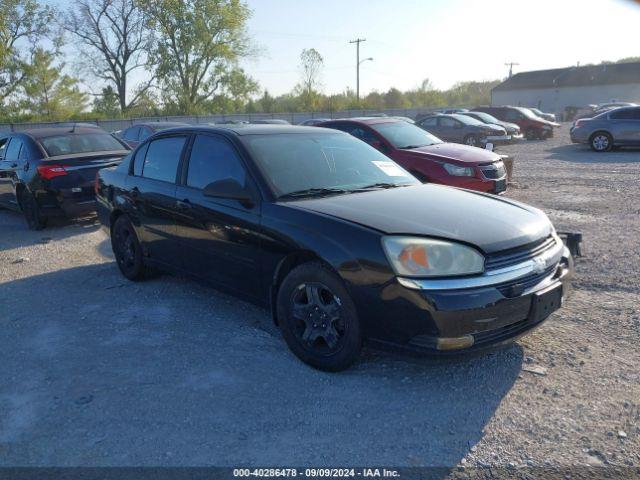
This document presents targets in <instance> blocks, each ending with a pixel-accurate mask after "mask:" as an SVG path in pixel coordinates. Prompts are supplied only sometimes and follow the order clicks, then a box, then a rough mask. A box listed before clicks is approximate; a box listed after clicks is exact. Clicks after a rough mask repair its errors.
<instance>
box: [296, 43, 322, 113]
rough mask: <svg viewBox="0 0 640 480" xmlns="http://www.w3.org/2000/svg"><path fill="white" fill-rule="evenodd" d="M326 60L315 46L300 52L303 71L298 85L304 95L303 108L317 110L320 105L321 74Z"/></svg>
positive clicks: (301, 94) (302, 95)
mask: <svg viewBox="0 0 640 480" xmlns="http://www.w3.org/2000/svg"><path fill="white" fill-rule="evenodd" d="M323 64H324V60H323V58H322V55H320V53H318V51H317V50H316V49H315V48H308V49H304V50H302V53H301V54H300V69H301V71H302V82H301V84H300V85H299V86H298V89H299V90H300V96H301V97H302V108H303V109H305V110H311V111H313V110H315V109H316V107H317V105H318V92H317V89H318V88H319V87H320V75H321V73H322V67H323Z"/></svg>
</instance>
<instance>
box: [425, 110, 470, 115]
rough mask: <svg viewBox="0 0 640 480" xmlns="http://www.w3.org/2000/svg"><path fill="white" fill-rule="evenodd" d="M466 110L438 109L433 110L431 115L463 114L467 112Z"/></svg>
mask: <svg viewBox="0 0 640 480" xmlns="http://www.w3.org/2000/svg"><path fill="white" fill-rule="evenodd" d="M468 111H469V110H468V109H467V108H438V109H436V110H434V111H433V112H432V113H444V114H447V115H451V114H452V113H464V112H468Z"/></svg>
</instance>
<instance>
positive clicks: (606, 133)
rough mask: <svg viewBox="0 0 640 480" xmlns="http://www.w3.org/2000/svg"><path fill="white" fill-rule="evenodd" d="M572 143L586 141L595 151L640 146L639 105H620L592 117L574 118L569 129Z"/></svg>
mask: <svg viewBox="0 0 640 480" xmlns="http://www.w3.org/2000/svg"><path fill="white" fill-rule="evenodd" d="M569 133H570V135H571V141H572V142H573V143H586V144H588V145H589V146H590V147H591V148H592V149H593V150H595V151H596V152H606V151H609V150H611V149H613V148H614V147H627V146H628V147H631V146H633V147H638V146H640V107H620V108H615V109H613V110H608V111H605V112H603V113H601V114H600V115H597V116H595V117H593V118H583V119H580V120H576V122H575V123H574V125H573V127H571V130H570V131H569Z"/></svg>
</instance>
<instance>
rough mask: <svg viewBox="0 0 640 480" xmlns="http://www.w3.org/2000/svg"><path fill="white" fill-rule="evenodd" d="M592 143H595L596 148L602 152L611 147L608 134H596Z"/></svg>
mask: <svg viewBox="0 0 640 480" xmlns="http://www.w3.org/2000/svg"><path fill="white" fill-rule="evenodd" d="M591 144H592V145H593V148H594V150H598V151H599V152H602V151H604V150H606V149H607V148H609V137H607V136H606V135H596V136H595V137H593V140H592V141H591Z"/></svg>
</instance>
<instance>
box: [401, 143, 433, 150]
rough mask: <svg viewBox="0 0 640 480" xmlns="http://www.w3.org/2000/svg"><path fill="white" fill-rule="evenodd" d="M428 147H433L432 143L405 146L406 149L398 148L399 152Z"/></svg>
mask: <svg viewBox="0 0 640 480" xmlns="http://www.w3.org/2000/svg"><path fill="white" fill-rule="evenodd" d="M429 145H433V143H425V144H422V145H407V146H406V147H400V150H413V149H414V148H420V147H428V146H429Z"/></svg>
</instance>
